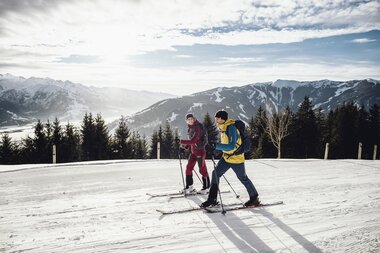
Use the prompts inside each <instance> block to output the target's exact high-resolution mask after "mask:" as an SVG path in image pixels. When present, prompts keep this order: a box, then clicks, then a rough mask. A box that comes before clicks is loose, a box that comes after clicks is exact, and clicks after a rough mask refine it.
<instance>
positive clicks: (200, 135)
mask: <svg viewBox="0 0 380 253" xmlns="http://www.w3.org/2000/svg"><path fill="white" fill-rule="evenodd" d="M186 123H187V126H188V130H187V134H188V137H189V138H188V139H181V140H178V142H179V143H180V144H181V145H183V146H185V147H187V148H190V152H191V153H190V156H189V159H188V161H187V166H186V187H185V189H184V191H186V194H191V193H196V190H195V189H194V186H193V169H194V166H195V164H196V163H198V167H199V172H200V174H201V175H202V183H203V187H202V190H201V193H208V189H209V188H210V178H209V176H208V172H207V166H206V161H205V159H206V149H205V148H206V145H207V142H208V140H207V133H206V129H205V128H204V127H203V125H202V123H200V122H199V121H198V120H197V119H196V118H195V117H194V115H193V114H191V113H188V114H187V115H186Z"/></svg>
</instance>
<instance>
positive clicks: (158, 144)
mask: <svg viewBox="0 0 380 253" xmlns="http://www.w3.org/2000/svg"><path fill="white" fill-rule="evenodd" d="M160 150H161V144H160V142H157V159H158V160H160V152H161V151H160Z"/></svg>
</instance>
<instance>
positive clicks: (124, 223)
mask: <svg viewBox="0 0 380 253" xmlns="http://www.w3.org/2000/svg"><path fill="white" fill-rule="evenodd" d="M185 164H186V163H185V161H184V160H183V166H185ZM207 164H208V168H209V171H210V172H211V168H212V163H211V162H210V161H207ZM246 167H247V173H248V175H249V176H250V178H251V179H252V181H253V182H254V184H255V185H256V188H257V189H258V191H259V193H260V197H261V200H262V201H263V202H271V201H277V200H283V201H284V203H285V204H284V205H280V206H272V207H266V208H257V209H246V210H240V211H233V212H228V213H227V214H226V215H225V216H223V215H222V214H219V213H216V214H208V213H205V212H203V211H196V212H191V213H183V214H173V215H167V216H161V215H160V214H159V213H158V212H156V209H157V208H160V209H180V208H187V207H191V206H197V205H198V204H200V203H201V202H202V201H204V199H205V196H196V197H189V198H188V199H185V198H183V199H175V200H170V201H169V200H168V198H149V197H148V196H147V195H146V193H148V192H149V193H159V192H171V191H177V190H178V189H180V188H181V185H182V179H181V176H180V169H179V162H178V160H161V161H157V160H147V161H104V162H92V163H76V164H64V165H63V164H61V165H56V166H53V165H22V166H21V165H20V166H0V252H38V253H42V252H49V253H50V252H202V253H205V252H380V161H364V160H360V161H359V160H329V161H324V160H254V161H248V162H247V165H246ZM226 178H227V179H228V180H229V181H230V183H231V184H232V185H233V187H234V188H235V190H236V191H237V192H238V193H239V194H241V199H242V201H245V200H246V199H247V193H246V191H245V189H244V188H243V186H242V185H241V184H240V183H239V182H238V180H237V179H236V177H235V175H234V174H233V172H232V171H229V172H228V173H227V174H226ZM194 179H195V182H196V186H198V187H200V182H199V181H198V179H197V178H196V177H195V178H194ZM221 188H222V190H228V189H229V186H228V185H227V183H226V182H225V181H224V180H223V179H222V180H221ZM223 201H224V202H225V203H228V202H230V203H232V202H237V201H239V200H237V199H235V197H234V194H233V193H225V194H223Z"/></svg>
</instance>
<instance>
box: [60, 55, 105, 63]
mask: <svg viewBox="0 0 380 253" xmlns="http://www.w3.org/2000/svg"><path fill="white" fill-rule="evenodd" d="M100 61H101V59H100V57H99V56H97V55H70V56H68V57H60V58H59V59H58V60H57V61H55V62H62V63H76V64H84V63H86V64H91V63H98V62H100Z"/></svg>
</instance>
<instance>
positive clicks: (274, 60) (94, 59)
mask: <svg viewBox="0 0 380 253" xmlns="http://www.w3.org/2000/svg"><path fill="white" fill-rule="evenodd" d="M379 63H380V1H379V0H372V1H370V0H368V1H351V0H331V1H330V0H320V1H316V0H298V1H290V0H278V1H273V0H255V1H248V0H207V1H204V0H160V1H157V0H124V1H121V0H81V1H74V0H0V74H6V73H10V74H12V75H17V76H23V77H26V78H28V77H31V76H35V77H50V78H53V79H58V80H70V81H72V82H76V83H82V84H84V85H88V86H98V87H107V86H113V87H124V88H128V89H134V90H149V91H155V92H165V93H171V94H175V95H187V94H191V93H195V92H200V91H204V90H208V89H212V88H215V87H220V86H241V85H245V84H249V83H256V82H267V81H275V80H277V79H288V80H300V81H313V80H320V79H330V80H337V81H344V80H352V79H365V78H373V79H380V64H379Z"/></svg>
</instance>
